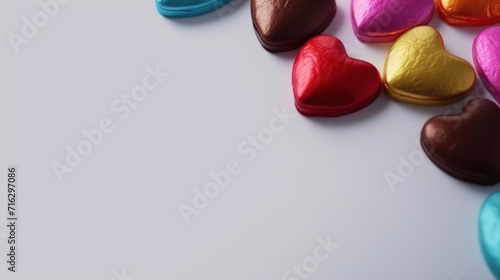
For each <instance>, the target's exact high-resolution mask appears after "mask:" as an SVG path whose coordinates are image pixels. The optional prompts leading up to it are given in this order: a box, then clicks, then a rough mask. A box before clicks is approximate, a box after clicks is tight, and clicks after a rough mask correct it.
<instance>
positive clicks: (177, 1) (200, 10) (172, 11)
mask: <svg viewBox="0 0 500 280" xmlns="http://www.w3.org/2000/svg"><path fill="white" fill-rule="evenodd" d="M155 2H156V9H157V10H158V12H160V14H162V15H164V16H166V17H193V16H199V15H202V14H206V13H209V12H212V11H214V10H216V9H219V8H221V7H222V6H224V5H226V4H227V3H229V2H231V0H156V1H155Z"/></svg>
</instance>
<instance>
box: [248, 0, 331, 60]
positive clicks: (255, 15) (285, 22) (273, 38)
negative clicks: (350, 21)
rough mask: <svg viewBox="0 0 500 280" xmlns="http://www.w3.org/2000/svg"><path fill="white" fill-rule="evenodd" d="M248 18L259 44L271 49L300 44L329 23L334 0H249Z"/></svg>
mask: <svg viewBox="0 0 500 280" xmlns="http://www.w3.org/2000/svg"><path fill="white" fill-rule="evenodd" d="M251 4H252V5H251V6H252V20H253V25H254V28H255V33H256V34H257V37H258V39H259V41H260V43H261V44H262V46H263V47H264V48H265V49H267V50H268V51H271V52H282V51H289V50H293V49H296V48H299V47H301V46H302V45H303V44H304V43H305V42H306V41H307V39H309V38H310V37H312V36H314V35H317V34H319V33H321V32H322V31H323V30H325V28H326V27H327V26H328V25H329V24H330V22H331V21H332V19H333V17H334V16H335V12H336V10H337V6H336V3H335V0H314V1H306V0H252V3H251Z"/></svg>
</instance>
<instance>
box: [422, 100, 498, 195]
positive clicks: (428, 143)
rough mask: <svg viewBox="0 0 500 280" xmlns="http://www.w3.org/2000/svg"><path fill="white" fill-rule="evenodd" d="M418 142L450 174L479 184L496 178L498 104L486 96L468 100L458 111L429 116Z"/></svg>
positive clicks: (490, 183)
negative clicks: (456, 113)
mask: <svg viewBox="0 0 500 280" xmlns="http://www.w3.org/2000/svg"><path fill="white" fill-rule="evenodd" d="M421 143H422V148H423V150H424V151H425V153H426V154H427V155H428V156H429V158H430V159H431V160H432V161H433V162H434V163H435V164H436V165H437V166H438V167H439V168H441V169H442V170H443V171H445V172H446V173H448V174H450V175H451V176H453V177H456V178H458V179H461V180H464V181H467V182H472V183H476V184H481V185H494V184H496V183H498V182H500V146H499V143H500V108H499V107H498V106H497V105H496V104H495V103H493V102H492V101H490V100H488V99H475V100H472V101H470V102H469V103H468V104H467V106H465V109H464V111H463V112H462V113H461V114H459V115H443V116H437V117H434V118H432V119H430V120H429V121H428V122H427V123H426V124H425V126H424V128H423V130H422V138H421Z"/></svg>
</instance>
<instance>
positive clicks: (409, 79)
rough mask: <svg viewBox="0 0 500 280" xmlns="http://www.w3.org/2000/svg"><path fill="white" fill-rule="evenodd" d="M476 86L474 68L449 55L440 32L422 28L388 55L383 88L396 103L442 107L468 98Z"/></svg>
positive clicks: (417, 28)
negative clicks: (397, 101)
mask: <svg viewBox="0 0 500 280" xmlns="http://www.w3.org/2000/svg"><path fill="white" fill-rule="evenodd" d="M475 82H476V73H475V72H474V68H472V65H470V64H469V63H468V62H467V61H465V60H463V59H461V58H459V57H457V56H454V55H452V54H450V53H448V52H447V51H446V50H445V48H444V43H443V38H442V37H441V35H440V34H439V32H438V31H437V30H436V29H434V28H432V27H429V26H419V27H415V28H413V29H411V30H410V31H408V32H406V33H405V34H403V36H401V37H400V38H399V39H398V40H397V41H396V43H395V44H394V46H393V47H392V48H391V50H390V51H389V54H388V55H387V58H386V61H385V67H384V85H385V87H386V89H387V92H388V94H389V95H390V96H392V97H393V98H394V99H397V100H400V101H403V102H407V103H411V104H415V105H424V106H441V105H447V104H452V103H455V102H458V101H460V100H462V99H464V98H465V97H467V96H468V95H469V94H470V93H471V92H472V90H473V88H474V84H475Z"/></svg>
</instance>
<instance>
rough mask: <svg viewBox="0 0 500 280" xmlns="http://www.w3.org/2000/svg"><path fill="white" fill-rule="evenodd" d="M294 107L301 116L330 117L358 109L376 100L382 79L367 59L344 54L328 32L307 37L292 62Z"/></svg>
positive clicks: (340, 45) (337, 41)
mask: <svg viewBox="0 0 500 280" xmlns="http://www.w3.org/2000/svg"><path fill="white" fill-rule="evenodd" d="M292 79H293V90H294V95H295V105H296V107H297V110H298V111H299V112H300V113H301V114H303V115H310V116H322V117H333V116H339V115H345V114H349V113H353V112H355V111H358V110H361V109H362V108H364V107H366V106H368V105H369V104H370V103H372V102H373V101H374V100H375V99H377V97H378V95H379V93H380V90H381V87H382V82H381V78H380V74H379V72H378V70H377V68H375V67H374V66H373V65H371V64H370V63H368V62H364V61H361V60H357V59H353V58H350V57H348V56H347V54H346V51H345V48H344V45H343V44H342V42H340V40H339V39H337V38H335V37H333V36H330V35H319V36H316V37H314V38H312V39H311V40H309V41H308V42H307V43H306V44H305V45H304V46H303V47H302V49H301V50H300V51H299V54H298V55H297V58H296V59H295V63H294V65H293V77H292Z"/></svg>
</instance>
